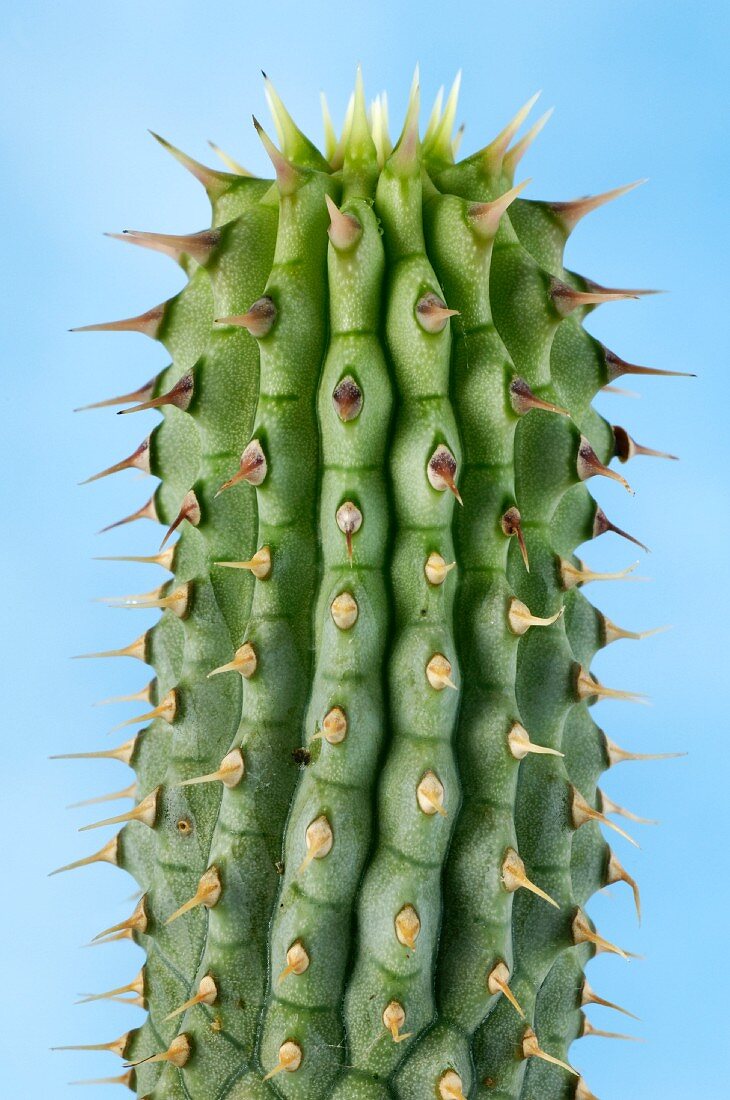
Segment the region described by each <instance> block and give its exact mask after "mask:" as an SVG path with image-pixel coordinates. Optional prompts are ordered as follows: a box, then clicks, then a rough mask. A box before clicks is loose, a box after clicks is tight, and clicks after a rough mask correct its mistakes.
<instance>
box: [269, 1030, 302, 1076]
mask: <svg viewBox="0 0 730 1100" xmlns="http://www.w3.org/2000/svg"><path fill="white" fill-rule="evenodd" d="M302 1058H303V1054H302V1048H301V1047H300V1046H299V1043H295V1042H294V1040H293V1039H287V1041H286V1042H285V1043H282V1044H281V1046H280V1047H279V1061H278V1062H277V1063H276V1065H275V1066H274V1068H273V1069H270V1070H269V1072H268V1073H267V1074H265V1075H264V1078H263V1080H264V1081H269V1080H271V1078H272V1077H275V1076H276V1074H277V1073H281V1072H282V1070H286V1071H287V1073H296V1071H297V1070H298V1069H299V1067H300V1066H301V1064H302Z"/></svg>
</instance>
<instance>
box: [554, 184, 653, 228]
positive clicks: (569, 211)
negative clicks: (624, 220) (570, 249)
mask: <svg viewBox="0 0 730 1100" xmlns="http://www.w3.org/2000/svg"><path fill="white" fill-rule="evenodd" d="M647 182H648V181H647V180H645V179H641V180H634V182H633V183H627V184H624V186H623V187H614V189H613V190H612V191H604V192H603V193H602V194H600V195H586V196H584V197H583V198H580V199H571V200H570V201H569V202H551V203H548V204H547V205H548V206H549V208H550V210H551V211H552V213H553V214H555V216H556V217H557V219H558V220H559V221H560V222H562V223H563V226H564V227H565V229H566V231H567V232H568V233H571V232H572V231H573V229H575V227H576V225H577V224H578V222H579V221H580V220H581V218H584V217H585V216H586V214H591V213H592V212H593V211H594V210H598V209H599V207H601V206H605V205H606V203H609V202H613V200H614V199H620V198H621V197H622V196H623V195H628V193H629V191H633V190H634V188H635V187H639V186H641V184H642V183H647Z"/></svg>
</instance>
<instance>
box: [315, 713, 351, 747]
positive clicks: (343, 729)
mask: <svg viewBox="0 0 730 1100" xmlns="http://www.w3.org/2000/svg"><path fill="white" fill-rule="evenodd" d="M321 733H322V737H324V739H325V741H326V742H327V743H328V744H329V745H339V744H341V743H342V742H343V741H344V740H345V738H346V737H347V715H346V714H345V712H344V710H343V709H342V707H331V709H330V710H328V711H327V713H326V714H325V716H324V718H323V720H322V731H321Z"/></svg>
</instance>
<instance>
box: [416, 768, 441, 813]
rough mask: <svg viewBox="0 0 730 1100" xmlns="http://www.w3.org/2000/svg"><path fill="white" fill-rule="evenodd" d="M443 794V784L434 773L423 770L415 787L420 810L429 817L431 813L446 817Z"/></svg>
mask: <svg viewBox="0 0 730 1100" xmlns="http://www.w3.org/2000/svg"><path fill="white" fill-rule="evenodd" d="M444 795H445V791H444V785H443V783H442V782H441V780H440V779H439V777H438V776H437V775H436V773H435V772H432V771H427V772H424V773H423V775H422V776H421V779H420V782H419V784H418V786H417V787H416V799H417V801H418V806H419V808H420V810H421V811H422V812H423V813H424V814H427V815H428V816H429V817H431V816H433V814H440V815H441V817H446V810H445V809H444Z"/></svg>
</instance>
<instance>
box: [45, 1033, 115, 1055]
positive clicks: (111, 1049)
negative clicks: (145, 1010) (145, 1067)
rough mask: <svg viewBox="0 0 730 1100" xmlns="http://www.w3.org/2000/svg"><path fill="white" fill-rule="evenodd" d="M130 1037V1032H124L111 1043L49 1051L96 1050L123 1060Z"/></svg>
mask: <svg viewBox="0 0 730 1100" xmlns="http://www.w3.org/2000/svg"><path fill="white" fill-rule="evenodd" d="M131 1036H132V1032H131V1031H125V1033H124V1035H120V1036H119V1038H118V1039H112V1041H111V1043H87V1044H86V1045H85V1046H70V1047H51V1050H92V1051H96V1050H98V1051H107V1052H108V1053H109V1054H116V1055H117V1056H118V1057H119V1058H124V1051H125V1050H126V1048H127V1044H128V1043H129V1040H130V1038H131Z"/></svg>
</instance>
